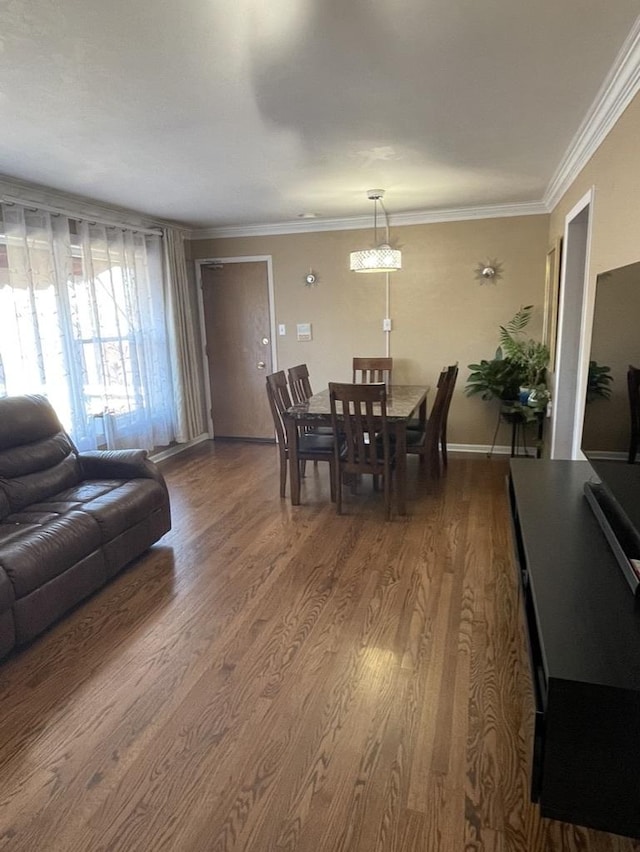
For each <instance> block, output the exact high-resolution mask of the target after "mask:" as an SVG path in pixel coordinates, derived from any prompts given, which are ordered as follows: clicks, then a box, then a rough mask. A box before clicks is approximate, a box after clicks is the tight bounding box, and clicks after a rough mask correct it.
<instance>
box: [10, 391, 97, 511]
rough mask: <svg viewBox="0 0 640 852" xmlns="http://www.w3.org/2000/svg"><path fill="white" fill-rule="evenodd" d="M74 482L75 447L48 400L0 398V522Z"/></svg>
mask: <svg viewBox="0 0 640 852" xmlns="http://www.w3.org/2000/svg"><path fill="white" fill-rule="evenodd" d="M79 481H80V465H79V463H78V459H77V455H76V450H75V447H74V446H73V444H72V442H71V439H70V438H69V436H68V435H67V434H66V432H65V431H64V430H63V428H62V426H61V424H60V421H59V420H58V417H57V415H56V413H55V411H54V410H53V408H52V407H51V404H50V403H49V401H48V400H47V399H46V398H45V397H43V396H14V397H6V398H4V399H0V492H2V494H3V495H4V497H5V498H6V499H2V497H0V518H1V517H4V516H6V515H7V514H8V513H9V511H11V512H16V511H19V510H20V509H23V508H24V507H25V506H28V505H29V504H30V503H34V502H37V501H39V500H44V499H46V498H47V497H51V496H52V495H53V494H56V493H57V492H58V491H62V490H63V489H65V488H70V487H71V486H73V485H76V484H77V483H78V482H79ZM7 504H8V511H7V510H5V509H6V508H7Z"/></svg>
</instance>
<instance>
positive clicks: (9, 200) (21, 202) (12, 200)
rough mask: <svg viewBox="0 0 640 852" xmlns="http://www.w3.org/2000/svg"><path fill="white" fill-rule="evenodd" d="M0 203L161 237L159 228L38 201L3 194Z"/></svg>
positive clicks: (0, 196)
mask: <svg viewBox="0 0 640 852" xmlns="http://www.w3.org/2000/svg"><path fill="white" fill-rule="evenodd" d="M0 203H2V204H9V205H12V204H17V205H18V206H19V207H25V208H27V209H28V210H34V211H35V210H43V211H44V212H45V213H51V214H53V215H54V216H66V217H68V218H69V219H81V220H82V221H83V222H89V224H92V223H93V224H96V225H105V226H106V227H111V228H123V229H125V230H127V231H136V232H137V233H139V234H148V235H149V236H154V237H158V236H160V237H161V236H162V229H161V228H143V227H139V226H137V225H131V224H126V223H125V222H117V221H115V220H113V219H107V218H105V217H103V216H91V215H88V214H84V213H78V212H77V211H73V210H65V209H64V208H63V207H53V206H51V205H49V204H40V203H39V202H38V201H27V200H26V199H23V198H18V197H15V196H11V195H6V194H5V193H3V194H2V195H0Z"/></svg>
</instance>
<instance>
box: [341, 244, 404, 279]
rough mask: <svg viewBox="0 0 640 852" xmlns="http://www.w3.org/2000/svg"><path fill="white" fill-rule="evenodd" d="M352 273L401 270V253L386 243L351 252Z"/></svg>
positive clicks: (350, 266)
mask: <svg viewBox="0 0 640 852" xmlns="http://www.w3.org/2000/svg"><path fill="white" fill-rule="evenodd" d="M349 268H350V269H351V271H352V272H395V271H396V269H402V253H401V252H399V251H398V250H397V249H392V248H391V246H390V245H387V244H386V243H385V244H383V245H381V246H378V248H372V249H362V251H352V252H351V262H350V264H349Z"/></svg>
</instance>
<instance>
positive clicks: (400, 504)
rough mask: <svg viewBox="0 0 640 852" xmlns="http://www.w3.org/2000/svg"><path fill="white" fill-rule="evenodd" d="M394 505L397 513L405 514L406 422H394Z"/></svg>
mask: <svg viewBox="0 0 640 852" xmlns="http://www.w3.org/2000/svg"><path fill="white" fill-rule="evenodd" d="M395 433H396V505H397V511H398V514H399V515H406V514H407V424H406V422H404V421H403V422H400V423H396V425H395Z"/></svg>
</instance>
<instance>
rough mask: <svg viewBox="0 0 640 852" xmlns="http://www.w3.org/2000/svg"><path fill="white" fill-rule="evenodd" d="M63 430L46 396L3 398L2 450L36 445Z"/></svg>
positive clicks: (0, 417) (0, 403) (0, 404)
mask: <svg viewBox="0 0 640 852" xmlns="http://www.w3.org/2000/svg"><path fill="white" fill-rule="evenodd" d="M61 431H62V426H61V424H60V421H59V420H58V416H57V414H56V413H55V411H54V409H53V408H52V406H51V403H50V402H49V400H48V399H46V397H44V396H41V395H38V394H32V395H25V396H7V397H5V398H4V399H2V400H0V450H5V449H7V448H10V447H15V446H19V445H21V444H33V443H35V442H36V441H41V440H43V438H49V437H51V435H55V434H56V433H58V432H61Z"/></svg>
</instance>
